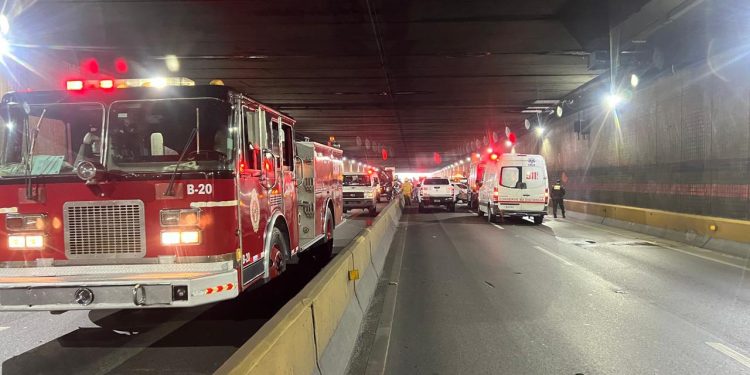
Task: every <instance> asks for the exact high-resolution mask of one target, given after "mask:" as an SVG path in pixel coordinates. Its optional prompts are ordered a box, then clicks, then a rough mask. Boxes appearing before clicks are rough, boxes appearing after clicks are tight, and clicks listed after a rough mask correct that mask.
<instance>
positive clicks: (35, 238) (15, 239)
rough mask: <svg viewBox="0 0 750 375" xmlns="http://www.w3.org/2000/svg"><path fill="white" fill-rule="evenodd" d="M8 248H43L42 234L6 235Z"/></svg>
mask: <svg viewBox="0 0 750 375" xmlns="http://www.w3.org/2000/svg"><path fill="white" fill-rule="evenodd" d="M8 248H9V249H15V250H22V249H29V250H30V249H42V248H44V235H43V234H19V235H11V236H8Z"/></svg>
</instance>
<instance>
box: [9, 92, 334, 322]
mask: <svg viewBox="0 0 750 375" xmlns="http://www.w3.org/2000/svg"><path fill="white" fill-rule="evenodd" d="M137 86H141V87H137ZM143 86H150V87H143ZM0 118H1V121H0V310H53V311H54V310H71V309H101V308H107V309H123V308H125V309H127V308H153V307H185V306H195V305H200V304H206V303H211V302H216V301H220V300H226V299H231V298H233V297H236V296H237V295H238V294H239V293H240V292H241V291H243V290H246V289H247V288H249V287H250V286H253V285H258V284H260V283H263V282H265V281H269V280H271V279H273V278H274V277H276V276H278V275H279V274H281V273H282V272H283V271H284V270H285V268H286V265H287V263H288V262H289V261H291V260H293V259H294V260H296V259H297V257H299V258H300V259H312V260H315V259H324V258H326V257H330V255H331V251H332V248H333V229H334V227H335V226H336V225H338V224H339V223H341V221H342V207H343V202H342V182H341V172H342V161H341V158H342V152H341V150H338V149H335V148H332V147H328V146H325V145H321V144H317V143H312V142H295V140H294V139H295V138H294V120H293V119H292V118H290V117H288V116H285V115H283V114H281V113H279V112H278V111H275V110H273V109H271V108H269V107H266V106H264V105H262V104H260V103H258V102H256V101H254V100H252V99H250V98H248V97H246V96H244V95H243V94H242V93H240V92H238V91H235V90H233V89H231V88H228V87H225V86H195V85H194V84H192V82H191V81H189V80H186V79H160V80H156V81H151V80H136V79H130V80H98V81H83V80H81V81H69V82H67V89H66V90H60V91H42V92H15V93H9V94H6V95H5V96H3V98H2V102H1V103H0Z"/></svg>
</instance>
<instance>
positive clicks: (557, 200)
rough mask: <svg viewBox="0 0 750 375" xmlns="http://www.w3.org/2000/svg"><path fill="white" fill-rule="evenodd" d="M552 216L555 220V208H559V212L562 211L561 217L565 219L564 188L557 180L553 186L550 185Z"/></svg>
mask: <svg viewBox="0 0 750 375" xmlns="http://www.w3.org/2000/svg"><path fill="white" fill-rule="evenodd" d="M550 195H551V198H552V215H554V216H555V218H557V206H560V211H562V216H563V217H565V202H564V198H565V186H563V184H562V182H560V180H557V182H555V184H554V185H552V194H550Z"/></svg>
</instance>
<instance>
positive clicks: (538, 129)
mask: <svg viewBox="0 0 750 375" xmlns="http://www.w3.org/2000/svg"><path fill="white" fill-rule="evenodd" d="M536 135H538V136H540V137H541V136H542V135H544V128H543V127H541V126H537V127H536Z"/></svg>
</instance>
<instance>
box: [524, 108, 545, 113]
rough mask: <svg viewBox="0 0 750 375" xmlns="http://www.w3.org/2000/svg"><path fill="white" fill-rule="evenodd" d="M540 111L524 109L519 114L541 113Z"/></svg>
mask: <svg viewBox="0 0 750 375" xmlns="http://www.w3.org/2000/svg"><path fill="white" fill-rule="evenodd" d="M542 112H543V111H542V110H541V109H524V110H523V111H521V113H542Z"/></svg>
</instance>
